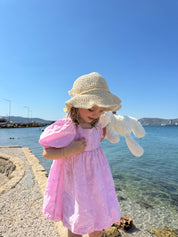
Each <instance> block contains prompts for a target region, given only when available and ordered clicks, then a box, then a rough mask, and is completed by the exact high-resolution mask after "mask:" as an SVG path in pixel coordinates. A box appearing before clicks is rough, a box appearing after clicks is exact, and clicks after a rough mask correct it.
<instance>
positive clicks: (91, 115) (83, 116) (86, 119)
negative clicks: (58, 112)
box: [78, 106, 103, 123]
mask: <svg viewBox="0 0 178 237" xmlns="http://www.w3.org/2000/svg"><path fill="white" fill-rule="evenodd" d="M78 111H79V115H80V122H81V123H82V122H83V123H91V122H92V121H93V120H95V119H97V118H99V117H100V116H101V114H102V113H103V107H98V106H93V107H92V108H90V109H83V108H79V109H78Z"/></svg>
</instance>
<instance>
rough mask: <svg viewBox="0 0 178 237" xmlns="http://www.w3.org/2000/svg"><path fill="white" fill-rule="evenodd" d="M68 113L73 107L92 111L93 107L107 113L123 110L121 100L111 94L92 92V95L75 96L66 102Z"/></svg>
mask: <svg viewBox="0 0 178 237" xmlns="http://www.w3.org/2000/svg"><path fill="white" fill-rule="evenodd" d="M65 104H66V106H67V111H69V110H70V108H71V107H75V108H84V109H90V108H92V107H93V106H98V107H103V108H104V110H105V111H114V110H115V111H116V110H118V109H120V108H121V100H120V98H119V97H117V96H116V95H114V94H112V93H110V92H105V91H103V92H101V91H98V92H96V91H95V92H93V93H92V92H90V94H84V95H75V96H73V97H72V98H71V99H70V100H68V101H66V102H65Z"/></svg>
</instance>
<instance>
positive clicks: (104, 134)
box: [100, 127, 106, 142]
mask: <svg viewBox="0 0 178 237" xmlns="http://www.w3.org/2000/svg"><path fill="white" fill-rule="evenodd" d="M102 129H103V138H102V139H101V140H100V142H102V141H103V139H104V138H105V136H106V127H104V128H102Z"/></svg>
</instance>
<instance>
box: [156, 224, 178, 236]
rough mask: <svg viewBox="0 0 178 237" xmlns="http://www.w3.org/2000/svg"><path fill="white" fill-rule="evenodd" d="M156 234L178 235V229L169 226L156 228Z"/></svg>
mask: <svg viewBox="0 0 178 237" xmlns="http://www.w3.org/2000/svg"><path fill="white" fill-rule="evenodd" d="M155 235H156V236H158V237H177V236H178V229H173V228H169V227H167V226H164V227H161V228H158V229H156V230H155Z"/></svg>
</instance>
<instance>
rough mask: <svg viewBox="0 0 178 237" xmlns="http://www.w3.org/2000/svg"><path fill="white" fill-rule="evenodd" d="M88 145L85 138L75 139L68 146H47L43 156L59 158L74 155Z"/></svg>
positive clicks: (50, 158)
mask: <svg viewBox="0 0 178 237" xmlns="http://www.w3.org/2000/svg"><path fill="white" fill-rule="evenodd" d="M85 147H86V140H85V139H84V138H82V139H80V140H74V141H72V142H71V144H70V145H69V146H67V147H62V148H45V149H44V151H43V156H44V157H45V158H46V159H48V160H57V159H60V158H67V157H69V156H72V155H76V154H78V153H81V152H82V151H84V149H85Z"/></svg>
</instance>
